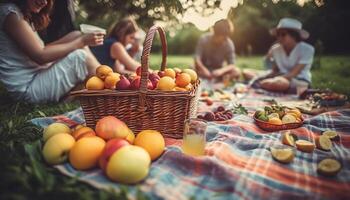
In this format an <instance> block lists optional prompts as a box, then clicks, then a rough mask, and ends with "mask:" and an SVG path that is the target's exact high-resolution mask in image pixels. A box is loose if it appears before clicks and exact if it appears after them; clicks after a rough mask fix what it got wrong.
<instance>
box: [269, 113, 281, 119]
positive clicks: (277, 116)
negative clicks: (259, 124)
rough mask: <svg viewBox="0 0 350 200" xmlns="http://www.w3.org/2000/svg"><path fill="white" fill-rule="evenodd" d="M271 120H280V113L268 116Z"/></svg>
mask: <svg viewBox="0 0 350 200" xmlns="http://www.w3.org/2000/svg"><path fill="white" fill-rule="evenodd" d="M267 117H268V118H269V119H271V118H280V115H279V114H278V113H271V114H269V115H268V116H267Z"/></svg>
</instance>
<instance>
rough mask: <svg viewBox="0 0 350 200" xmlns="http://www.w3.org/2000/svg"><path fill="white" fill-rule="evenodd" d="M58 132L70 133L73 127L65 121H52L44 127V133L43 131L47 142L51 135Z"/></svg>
mask: <svg viewBox="0 0 350 200" xmlns="http://www.w3.org/2000/svg"><path fill="white" fill-rule="evenodd" d="M58 133H68V134H70V133H71V129H70V128H69V127H68V126H67V125H65V124H63V123H59V122H55V123H52V124H50V125H49V126H47V127H46V128H45V129H44V133H43V140H44V142H46V141H47V140H48V139H49V138H50V137H52V136H54V135H56V134H58Z"/></svg>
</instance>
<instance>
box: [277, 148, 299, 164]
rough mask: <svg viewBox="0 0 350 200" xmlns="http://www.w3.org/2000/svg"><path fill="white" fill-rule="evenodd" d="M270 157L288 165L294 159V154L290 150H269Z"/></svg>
mask: <svg viewBox="0 0 350 200" xmlns="http://www.w3.org/2000/svg"><path fill="white" fill-rule="evenodd" d="M271 155H272V157H273V158H274V159H275V160H277V161H279V162H281V163H290V162H292V161H293V159H294V152H293V150H292V149H289V148H285V149H275V148H271Z"/></svg>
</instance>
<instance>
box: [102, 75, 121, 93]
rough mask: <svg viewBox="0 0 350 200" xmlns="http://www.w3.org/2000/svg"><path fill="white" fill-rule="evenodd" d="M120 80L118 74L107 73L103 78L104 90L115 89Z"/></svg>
mask: <svg viewBox="0 0 350 200" xmlns="http://www.w3.org/2000/svg"><path fill="white" fill-rule="evenodd" d="M119 80H120V74H118V73H114V72H112V73H109V74H108V75H107V76H106V78H105V81H104V82H105V88H106V89H113V90H114V89H115V88H116V87H117V83H118V81H119Z"/></svg>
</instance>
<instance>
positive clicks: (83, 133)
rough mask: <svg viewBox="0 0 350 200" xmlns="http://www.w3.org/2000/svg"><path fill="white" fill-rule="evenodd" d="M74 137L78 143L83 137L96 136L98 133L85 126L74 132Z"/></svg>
mask: <svg viewBox="0 0 350 200" xmlns="http://www.w3.org/2000/svg"><path fill="white" fill-rule="evenodd" d="M72 136H73V137H74V139H75V140H77V141H78V140H79V139H81V138H83V137H90V136H96V133H95V131H94V130H93V129H92V128H90V127H86V126H84V127H81V128H79V129H77V130H75V131H73V133H72Z"/></svg>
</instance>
